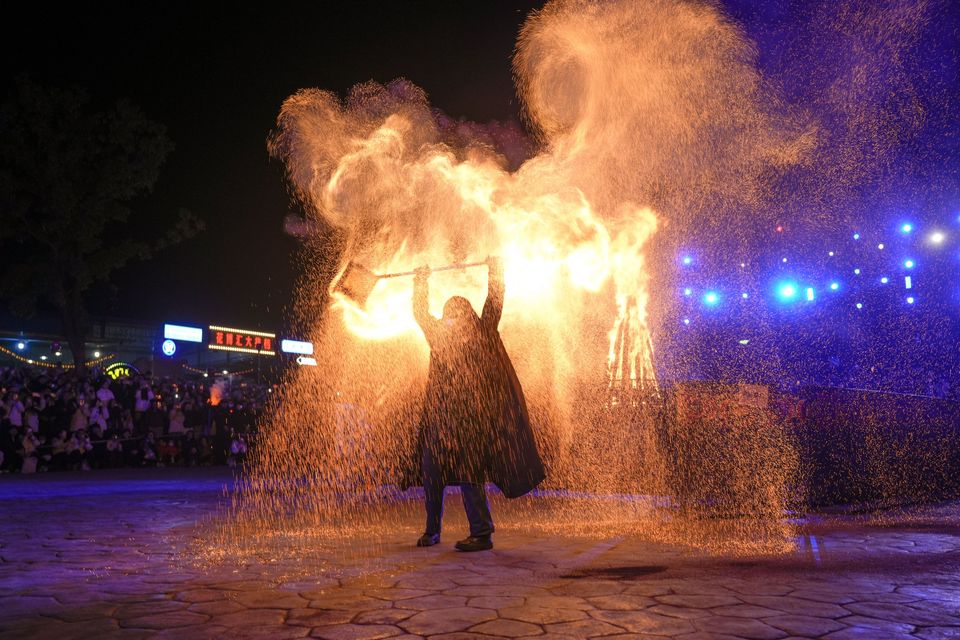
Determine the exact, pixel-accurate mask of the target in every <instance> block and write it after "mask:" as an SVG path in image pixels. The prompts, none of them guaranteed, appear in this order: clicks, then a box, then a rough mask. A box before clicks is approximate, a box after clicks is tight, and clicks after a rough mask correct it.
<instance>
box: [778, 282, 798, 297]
mask: <svg viewBox="0 0 960 640" xmlns="http://www.w3.org/2000/svg"><path fill="white" fill-rule="evenodd" d="M777 297H778V298H780V301H781V302H791V301H793V300H795V299H796V297H797V285H796V284H795V283H793V282H781V283H780V284H778V285H777Z"/></svg>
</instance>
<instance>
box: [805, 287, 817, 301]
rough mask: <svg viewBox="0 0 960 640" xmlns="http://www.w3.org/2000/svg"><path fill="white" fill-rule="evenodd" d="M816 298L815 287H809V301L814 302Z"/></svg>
mask: <svg viewBox="0 0 960 640" xmlns="http://www.w3.org/2000/svg"><path fill="white" fill-rule="evenodd" d="M815 298H816V296H815V294H814V291H813V287H807V300H810V301H811V302H812V301H813V300H814V299H815Z"/></svg>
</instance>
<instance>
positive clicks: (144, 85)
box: [0, 2, 542, 326]
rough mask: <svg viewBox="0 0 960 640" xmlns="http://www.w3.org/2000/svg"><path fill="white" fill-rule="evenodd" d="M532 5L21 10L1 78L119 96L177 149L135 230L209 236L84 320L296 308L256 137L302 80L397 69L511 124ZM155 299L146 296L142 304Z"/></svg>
mask: <svg viewBox="0 0 960 640" xmlns="http://www.w3.org/2000/svg"><path fill="white" fill-rule="evenodd" d="M540 4H542V3H538V2H512V3H506V2H503V3H473V4H463V5H461V4H460V3H457V4H456V10H451V7H454V6H455V5H454V4H451V3H433V4H430V3H411V2H403V3H386V2H348V3H342V2H337V3H334V2H313V3H301V4H300V5H299V6H298V7H297V8H296V10H294V9H289V10H282V9H278V8H277V4H276V3H271V5H270V8H266V7H260V8H256V9H248V8H242V9H241V8H237V5H234V6H230V7H229V8H228V7H227V6H226V5H221V6H219V7H210V6H202V7H201V6H198V5H189V6H188V5H186V4H184V5H178V4H174V3H163V4H159V3H158V4H156V5H154V6H153V7H152V8H150V9H145V8H143V7H142V6H141V5H139V4H136V5H134V4H129V3H127V4H124V5H122V6H120V5H106V4H102V3H97V4H96V6H94V7H89V6H88V7H82V6H80V5H70V6H68V7H67V8H66V9H59V8H58V9H56V10H54V9H53V8H52V7H51V6H50V5H36V7H35V8H34V9H33V10H30V9H26V10H24V11H27V13H22V14H21V17H20V18H19V20H18V21H17V26H16V27H14V25H13V24H12V23H8V28H11V27H13V28H15V30H16V31H17V32H18V37H17V38H16V39H15V40H14V39H7V38H4V39H3V40H2V44H0V46H2V55H0V60H2V62H0V64H2V65H3V73H4V75H5V76H6V77H7V82H5V83H4V84H5V85H6V86H9V84H10V82H9V80H10V78H12V77H14V76H16V75H18V74H23V73H26V74H28V75H29V76H30V77H31V78H32V79H34V80H35V81H37V82H40V83H44V84H54V85H79V86H82V87H85V88H87V89H88V90H89V92H90V93H91V95H92V97H93V98H94V100H96V101H97V102H100V103H103V104H109V103H111V102H113V101H115V100H117V99H119V98H129V99H130V100H131V101H133V102H134V103H135V104H137V105H138V106H140V107H141V108H142V109H143V110H144V111H145V112H146V113H147V114H148V116H149V117H150V118H152V119H153V120H155V121H157V122H160V123H163V124H164V125H166V126H167V128H168V134H169V136H170V138H171V139H172V140H173V142H174V144H175V145H176V148H175V149H174V151H173V153H171V155H170V156H169V157H168V159H167V162H166V165H165V166H164V168H163V171H162V173H161V177H160V179H159V180H158V182H157V184H156V185H155V188H154V193H153V194H152V195H150V196H149V197H145V198H144V199H143V200H142V201H141V202H139V203H137V206H136V207H135V210H136V211H137V212H138V215H135V216H134V217H133V218H132V219H131V224H132V225H133V227H134V228H137V229H138V231H137V232H138V233H139V232H140V231H142V230H148V229H149V228H150V226H151V225H152V224H153V220H155V219H157V218H156V216H157V214H158V213H161V212H163V211H170V212H173V213H174V214H175V212H176V210H177V209H178V208H180V207H184V208H187V209H190V210H191V211H192V212H193V213H195V214H196V215H198V216H200V217H202V218H204V219H205V221H206V223H207V230H206V231H205V232H204V233H203V234H201V235H200V236H197V237H196V238H194V239H192V240H189V241H187V242H186V243H184V244H183V245H180V246H179V247H175V248H173V249H170V250H167V251H166V252H164V253H162V254H160V255H158V256H157V258H156V259H154V260H153V261H151V262H147V263H134V264H132V265H131V266H129V267H127V268H126V269H124V270H123V271H122V272H121V273H120V274H119V275H118V277H117V278H116V283H117V285H118V291H117V292H116V295H95V296H94V297H93V299H92V300H91V307H92V309H91V310H92V311H93V312H94V313H97V314H105V315H111V316H117V317H122V318H133V319H139V320H145V321H157V322H162V321H164V320H172V319H176V320H181V321H194V322H213V323H220V324H238V325H242V326H249V325H250V324H251V323H253V324H255V325H262V326H276V325H277V323H278V322H279V321H280V319H281V318H282V316H283V313H284V305H285V304H286V303H287V301H288V300H289V299H290V291H291V289H292V287H293V284H294V281H295V278H296V273H297V266H296V261H295V259H294V256H295V253H296V249H297V244H298V242H297V241H296V240H295V239H293V238H291V237H289V236H287V235H285V234H284V232H283V229H282V223H283V218H284V216H285V215H286V214H287V213H288V212H289V211H291V207H292V206H293V205H292V203H291V201H290V198H289V196H288V194H287V191H286V187H285V183H284V179H283V175H282V169H281V166H280V165H279V163H277V162H274V161H271V160H270V159H269V158H268V156H267V150H266V144H265V141H266V138H267V135H268V133H269V132H270V130H271V128H272V127H273V124H274V121H275V118H276V115H277V112H278V111H279V108H280V104H281V103H282V101H283V99H284V98H286V97H287V96H288V95H290V94H291V93H293V92H294V91H295V90H297V89H298V88H301V87H312V86H315V87H323V88H325V89H330V90H333V91H336V92H339V93H343V92H345V91H346V90H347V89H349V88H350V87H351V86H352V85H353V84H355V83H357V82H361V81H364V80H368V79H374V80H378V81H381V82H386V81H389V80H391V79H393V78H396V77H400V76H404V77H406V78H409V79H410V80H411V81H413V82H414V83H416V84H418V85H421V86H423V87H425V88H426V89H427V91H428V92H429V93H430V97H431V99H432V101H433V102H434V104H437V105H440V106H442V108H444V109H445V110H446V111H447V112H448V113H451V114H455V115H457V116H462V117H466V118H468V119H472V120H481V121H485V120H490V119H508V118H517V117H518V115H517V114H518V107H517V101H516V96H515V92H514V88H513V82H512V78H511V72H510V60H511V55H512V52H513V46H514V43H515V40H516V35H517V31H518V29H519V27H520V25H521V24H522V22H523V20H524V17H525V16H526V14H527V13H528V12H529V11H530V10H531V9H533V8H536V7H537V6H539V5H540ZM146 292H149V293H148V295H145V293H146Z"/></svg>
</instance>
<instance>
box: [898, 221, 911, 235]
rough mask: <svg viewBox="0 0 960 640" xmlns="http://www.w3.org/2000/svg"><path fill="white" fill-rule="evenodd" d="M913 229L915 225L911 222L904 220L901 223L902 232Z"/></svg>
mask: <svg viewBox="0 0 960 640" xmlns="http://www.w3.org/2000/svg"><path fill="white" fill-rule="evenodd" d="M911 231H913V225H912V224H910V223H909V222H904V223H903V224H902V225H900V233H910V232H911Z"/></svg>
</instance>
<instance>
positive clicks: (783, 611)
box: [0, 474, 960, 640]
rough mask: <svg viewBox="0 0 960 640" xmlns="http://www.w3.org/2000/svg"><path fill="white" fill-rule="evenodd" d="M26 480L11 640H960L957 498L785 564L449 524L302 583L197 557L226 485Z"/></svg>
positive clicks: (16, 503) (4, 556)
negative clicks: (925, 514)
mask: <svg viewBox="0 0 960 640" xmlns="http://www.w3.org/2000/svg"><path fill="white" fill-rule="evenodd" d="M10 482H11V481H10V480H9V479H8V478H0V513H2V514H3V520H2V523H0V640H7V639H13V638H17V639H21V638H38V639H41V638H50V639H57V640H68V639H71V638H158V639H159V638H186V639H190V638H211V639H212V638H229V639H230V640H243V639H246V638H251V639H253V638H264V639H274V638H280V639H282V638H307V637H312V638H325V639H327V640H376V639H378V638H391V639H393V640H411V639H413V638H431V639H433V640H483V639H487V640H489V639H490V638H538V639H541V640H569V639H573V638H594V637H602V638H607V639H610V640H627V639H635V638H676V639H682V640H707V639H716V640H727V639H732V638H749V639H756V640H781V639H788V638H825V639H829V640H848V639H849V640H853V639H870V640H884V639H889V640H899V639H907V638H912V639H920V640H935V639H944V640H945V639H950V638H955V639H960V527H958V526H957V525H956V518H955V517H954V516H953V514H957V513H960V507H958V506H957V505H953V506H951V507H948V508H947V509H946V510H945V512H946V513H947V514H948V517H946V518H944V519H943V520H942V521H941V522H939V523H934V524H930V523H926V524H923V525H922V526H921V525H920V524H916V523H915V524H898V525H897V524H885V525H883V526H880V525H869V524H864V523H863V522H860V521H854V520H851V521H850V522H847V523H843V522H841V523H839V524H838V523H837V521H836V520H833V521H831V524H829V525H827V524H819V525H817V524H808V525H807V527H806V528H805V530H804V531H805V534H806V535H812V536H814V538H813V540H814V541H815V542H816V550H815V551H814V547H813V545H811V544H809V541H810V539H809V538H806V540H807V543H806V544H803V545H802V546H801V548H800V550H799V551H798V552H796V553H794V554H792V555H789V556H786V557H779V558H753V559H744V558H718V557H703V556H698V555H693V554H690V553H689V552H687V553H684V552H683V551H682V550H680V549H675V548H671V547H669V546H666V545H658V544H652V543H649V542H641V541H637V540H631V539H608V540H596V539H593V540H587V539H574V538H556V537H547V536H542V535H541V536H534V535H523V534H513V533H505V534H504V533H501V534H498V535H497V536H496V545H497V546H496V549H495V550H493V551H487V552H480V553H474V554H460V553H457V552H455V551H453V550H452V548H451V546H452V542H453V541H454V538H455V536H453V535H448V536H447V537H446V538H445V539H444V541H443V543H442V544H441V545H438V546H436V547H433V548H430V549H416V548H413V547H412V546H411V545H410V543H411V542H412V540H411V541H406V540H404V541H397V542H396V544H394V545H392V546H390V545H388V546H385V547H381V548H380V552H381V555H382V558H380V560H382V561H381V562H376V563H373V564H371V563H370V562H369V559H366V560H365V561H364V562H363V563H362V564H363V566H362V567H361V566H360V564H357V566H356V567H351V566H349V565H350V563H351V562H357V561H356V560H355V559H354V560H342V561H340V564H337V562H336V561H333V562H332V564H331V565H330V567H328V568H327V569H326V570H324V571H322V572H317V573H316V574H314V575H306V576H304V575H302V572H301V573H298V572H295V571H292V570H291V569H292V567H284V566H270V565H269V564H263V565H249V566H246V567H238V566H230V565H225V566H215V567H213V568H206V569H199V568H197V567H196V566H188V565H185V564H184V563H183V557H182V551H183V549H184V548H185V547H186V545H188V544H189V538H190V536H191V535H192V532H193V531H195V529H194V523H195V522H196V521H197V520H198V519H199V518H201V517H202V516H203V515H204V514H207V513H209V512H210V511H211V510H212V509H213V508H214V507H215V505H216V501H217V500H218V499H219V492H218V491H217V490H215V489H214V488H213V487H212V485H211V486H207V485H202V486H200V488H198V489H195V490H192V491H188V490H186V489H185V486H183V485H178V484H177V483H176V482H172V483H168V484H169V486H167V485H165V484H157V483H153V484H150V485H149V486H147V484H144V486H142V487H139V488H138V485H137V482H136V480H135V479H134V480H124V482H122V483H121V482H118V483H117V485H116V488H117V489H118V490H116V491H111V490H110V486H111V485H110V482H112V480H111V478H110V477H109V476H107V477H103V476H98V475H97V474H91V475H90V476H89V477H83V478H80V479H78V480H75V482H76V483H83V482H88V483H94V482H95V483H99V484H98V486H97V487H96V488H92V489H91V490H90V491H89V492H83V491H77V490H76V489H75V488H74V489H70V490H67V488H66V487H67V485H63V487H61V488H62V489H63V490H62V491H54V492H53V494H52V495H44V494H38V493H33V494H31V493H30V492H26V494H22V495H21V493H20V492H19V491H18V490H10V487H11V486H13V485H10V484H8V489H7V490H4V488H3V486H2V485H3V484H4V483H10ZM15 484H16V486H17V487H20V488H22V487H23V486H26V485H24V484H23V481H22V480H18V481H16V482H15ZM77 486H80V485H79V484H78V485H77ZM191 486H194V487H197V486H199V485H196V483H195V484H194V485H191ZM205 486H206V487H207V488H206V489H204V488H203V487H205ZM345 556H346V554H345ZM334 557H335V556H334ZM351 569H356V570H351Z"/></svg>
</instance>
